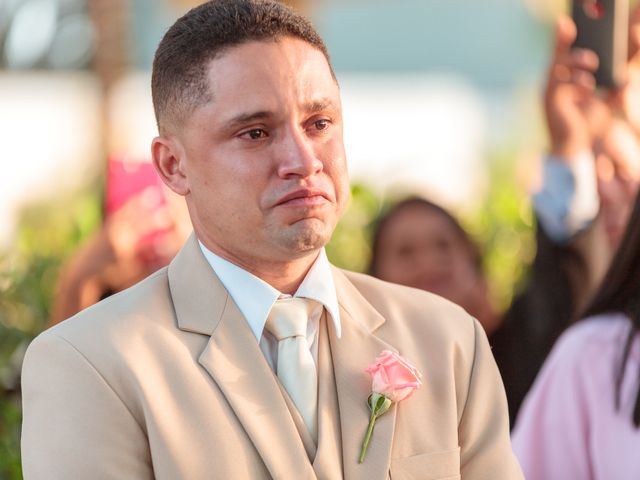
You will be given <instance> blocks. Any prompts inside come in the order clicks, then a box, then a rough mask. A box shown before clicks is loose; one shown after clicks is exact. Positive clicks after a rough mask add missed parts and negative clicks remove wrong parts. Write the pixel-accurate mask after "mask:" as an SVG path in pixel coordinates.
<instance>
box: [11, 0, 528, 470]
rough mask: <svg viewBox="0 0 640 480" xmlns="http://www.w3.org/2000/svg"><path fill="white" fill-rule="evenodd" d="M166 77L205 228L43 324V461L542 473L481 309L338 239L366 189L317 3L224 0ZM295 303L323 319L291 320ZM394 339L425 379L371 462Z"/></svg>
mask: <svg viewBox="0 0 640 480" xmlns="http://www.w3.org/2000/svg"><path fill="white" fill-rule="evenodd" d="M152 89H153V98H154V105H155V110H156V117H157V121H158V126H159V130H160V136H159V137H157V138H156V139H155V140H154V141H153V144H152V153H153V159H154V163H155V165H156V168H157V170H158V172H159V173H160V175H161V176H162V178H163V180H164V181H165V182H166V184H167V185H168V186H169V187H170V188H171V189H172V190H174V191H175V192H177V193H179V194H181V195H183V196H184V197H185V199H186V202H187V206H188V209H189V213H190V217H191V220H192V223H193V226H194V231H195V234H194V236H192V237H191V238H190V239H189V240H188V241H187V243H186V245H185V246H184V247H183V249H182V250H181V251H180V253H179V254H178V255H177V257H176V258H175V260H174V261H173V262H172V263H171V264H170V266H169V267H168V268H166V269H163V270H160V271H159V272H157V273H156V274H154V275H152V276H151V277H149V278H148V279H146V280H144V281H143V282H141V283H139V284H138V285H136V286H134V287H132V288H131V289H129V290H126V291H125V292H123V293H120V294H117V295H115V296H113V297H111V298H109V299H107V300H105V301H103V302H101V303H99V304H97V305H96V306H94V307H91V308H90V309H88V310H85V311H84V312H82V313H80V314H79V315H77V316H76V317H74V318H72V319H71V320H68V321H66V322H63V323H62V324H60V325H58V326H56V327H54V328H53V329H51V330H49V331H47V332H46V333H44V334H42V335H41V336H40V337H38V338H37V339H36V340H35V341H34V342H33V344H32V345H31V347H30V349H29V352H28V353H27V355H26V359H25V364H24V371H23V395H24V426H23V443H22V447H23V450H22V451H23V464H24V474H25V478H26V479H27V480H28V479H33V478H36V479H37V478H47V479H69V478H118V479H120V478H153V477H155V478H159V479H172V480H173V479H178V478H185V479H186V478H188V479H199V478H224V479H226V478H242V479H245V478H247V479H249V478H251V479H254V478H255V479H258V478H277V479H306V478H323V479H336V478H347V479H384V478H388V477H389V476H390V475H391V476H392V477H393V478H418V477H419V478H433V479H436V478H457V476H458V475H462V477H463V478H466V479H517V478H522V477H521V473H520V469H519V466H518V465H517V462H516V461H515V459H514V457H513V454H512V452H511V447H510V443H509V438H508V422H507V412H506V403H505V396H504V390H503V388H502V385H501V383H500V379H499V374H498V371H497V368H496V366H495V364H494V362H493V360H492V357H491V353H490V351H489V348H488V344H487V341H486V338H485V336H484V334H483V333H482V330H481V328H480V327H479V326H478V324H477V322H475V321H474V320H473V319H471V318H470V317H469V316H468V315H467V314H465V313H464V312H463V311H462V310H461V309H459V308H457V307H454V306H453V305H451V304H449V303H448V302H446V301H444V300H441V299H440V298H438V297H435V296H432V295H430V294H427V293H425V292H420V291H417V290H412V289H407V288H404V287H399V286H394V285H391V284H386V283H383V282H380V281H377V280H374V279H372V278H369V277H367V276H363V275H358V274H353V273H349V272H343V271H340V270H338V269H336V268H334V267H331V266H330V265H329V263H328V261H327V259H326V256H325V254H324V250H323V246H324V245H325V244H326V242H327V241H328V240H329V238H330V236H331V233H332V231H333V229H334V227H335V224H336V222H337V221H338V218H339V217H340V214H341V213H342V211H343V210H344V207H345V204H346V202H347V200H348V196H349V189H348V183H347V172H346V163H345V153H344V146H343V139H342V113H341V105H340V92H339V88H338V85H337V82H336V79H335V76H334V74H333V71H332V69H331V66H330V64H329V60H328V55H327V52H326V48H325V46H324V44H323V43H322V40H321V39H320V38H319V36H318V35H317V33H316V32H315V31H314V30H313V28H312V27H311V25H310V24H309V23H308V22H307V21H306V20H304V19H303V18H301V17H300V16H298V15H296V14H295V13H293V12H292V11H290V10H289V9H288V8H286V7H284V6H282V5H280V4H278V3H276V2H272V1H259V0H220V1H214V2H210V3H207V4H205V5H202V6H200V7H198V8H196V9H194V10H192V11H191V12H189V13H188V14H186V15H185V16H184V17H183V18H181V19H180V20H178V21H177V22H176V24H175V25H173V27H171V28H170V29H169V31H168V32H167V34H166V35H165V37H164V39H163V40H162V42H161V43H160V46H159V48H158V51H157V53H156V58H155V61H154V68H153V79H152ZM283 305H284V306H285V307H284V308H283ZM287 305H289V307H291V306H292V305H297V306H298V307H296V308H297V311H298V312H300V311H302V312H303V313H304V322H305V323H306V325H304V324H303V328H302V333H300V326H299V325H297V326H296V327H295V329H297V330H296V332H294V333H293V334H291V335H290V336H289V337H287V338H285V337H286V335H281V333H279V329H280V326H281V319H282V318H284V317H286V316H287V315H288V314H287V315H283V314H282V311H283V310H286V309H287V308H288V307H287ZM294 310H295V309H294ZM290 312H291V309H289V313H290ZM291 324H293V322H291ZM287 325H289V324H287ZM291 330H294V327H291ZM289 341H292V342H294V343H295V346H296V348H298V347H300V346H301V345H302V346H304V348H298V349H297V350H295V352H297V353H296V354H297V355H298V356H297V357H294V356H291V355H290V352H291V349H290V348H289V347H292V343H290V342H289ZM287 342H289V343H287ZM383 350H391V351H396V352H400V354H402V355H403V356H404V357H406V358H407V359H409V360H410V361H412V362H413V363H415V365H416V367H417V368H418V369H419V370H420V371H421V372H422V375H423V383H424V385H423V387H422V388H420V389H419V390H418V391H417V392H416V393H415V394H414V395H413V396H412V397H411V398H409V399H406V400H404V401H403V402H402V403H400V404H398V405H394V406H392V407H391V409H390V410H389V412H387V413H386V414H385V415H383V416H382V417H380V418H379V420H378V421H377V423H376V427H375V430H374V432H373V436H372V439H371V443H370V444H369V448H368V453H367V456H366V458H365V459H364V461H363V463H358V456H359V453H360V446H361V442H362V439H363V437H364V434H365V431H366V429H367V423H368V421H369V411H368V408H367V405H366V399H367V397H368V395H369V394H370V393H371V380H370V378H369V376H368V375H367V374H366V373H365V368H367V366H368V365H369V364H371V363H372V362H373V360H374V358H375V357H376V356H377V355H378V354H379V353H380V352H381V351H383ZM301 371H304V372H306V373H305V374H304V375H300V374H297V373H300V372H301ZM296 372H297V373H296ZM296 375H297V376H296ZM291 378H295V379H297V382H298V384H297V385H296V382H295V381H293V382H292V381H291ZM316 378H317V379H316ZM310 393H311V394H310Z"/></svg>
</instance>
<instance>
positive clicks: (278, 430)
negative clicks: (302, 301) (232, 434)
mask: <svg viewBox="0 0 640 480" xmlns="http://www.w3.org/2000/svg"><path fill="white" fill-rule="evenodd" d="M169 285H170V289H171V296H172V299H173V302H174V306H175V309H176V317H177V321H178V327H179V328H180V329H181V330H186V331H191V332H195V333H200V334H204V335H210V336H211V338H210V340H209V342H208V343H207V346H206V347H205V349H204V350H203V352H202V353H201V355H200V357H199V362H200V364H201V365H202V367H203V368H204V369H205V370H206V371H207V372H208V373H209V375H211V377H212V378H213V380H214V381H215V382H216V384H217V385H218V387H219V388H220V390H221V391H222V393H223V394H224V395H225V397H226V399H227V401H228V402H229V405H230V406H231V408H232V409H233V410H234V412H235V414H236V415H237V417H238V420H239V421H240V423H241V424H242V426H243V427H244V429H245V431H246V432H247V434H248V436H249V438H251V441H252V442H253V444H254V446H255V448H256V450H257V451H258V453H259V454H260V456H261V457H262V460H263V461H264V463H265V465H266V467H267V469H268V470H269V472H270V474H271V476H272V477H274V478H301V479H306V478H315V475H314V472H313V469H312V467H311V464H310V462H309V460H308V458H307V455H306V452H305V449H304V446H303V444H302V442H301V440H300V436H299V435H298V432H297V430H296V427H295V424H294V422H293V420H292V418H291V415H290V414H289V410H288V409H287V406H286V403H285V401H284V399H283V397H282V394H281V392H280V389H279V387H278V384H277V379H276V377H275V376H274V375H273V372H272V371H271V369H270V368H269V366H268V364H267V362H266V360H265V358H264V355H263V354H262V351H261V350H260V347H259V346H258V343H257V342H256V339H255V337H254V336H253V333H252V332H251V329H250V328H249V325H248V324H247V322H246V320H245V319H244V317H243V316H242V314H241V312H240V310H239V309H238V307H237V306H236V305H235V303H234V302H233V300H232V299H231V298H230V297H229V295H228V294H227V292H226V290H225V288H224V286H223V285H222V283H221V282H220V280H219V279H218V278H217V277H216V276H215V274H214V273H213V270H212V269H211V267H210V266H209V264H208V263H207V261H206V259H205V258H204V256H203V255H202V252H201V250H200V248H199V245H198V243H197V240H196V238H195V236H193V235H192V237H191V238H190V239H189V240H188V242H187V244H186V245H185V247H184V248H183V249H182V250H181V251H180V253H179V254H178V256H177V257H176V258H175V260H174V261H173V262H172V263H171V265H170V266H169ZM212 414H213V415H215V412H212Z"/></svg>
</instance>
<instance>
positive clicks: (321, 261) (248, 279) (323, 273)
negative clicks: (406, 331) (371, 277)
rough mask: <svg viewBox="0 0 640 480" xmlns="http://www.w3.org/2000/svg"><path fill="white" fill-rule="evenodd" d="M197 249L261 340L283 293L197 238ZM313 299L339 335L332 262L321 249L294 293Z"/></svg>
mask: <svg viewBox="0 0 640 480" xmlns="http://www.w3.org/2000/svg"><path fill="white" fill-rule="evenodd" d="M198 244H199V245H200V249H201V250H202V253H203V254H204V257H205V258H206V259H207V262H208V263H209V265H210V266H211V268H212V269H213V270H214V272H215V273H216V275H217V276H218V278H219V279H220V281H221V282H222V284H223V285H224V287H225V288H226V289H227V292H229V295H230V296H231V298H232V299H233V301H234V302H235V303H236V305H237V306H238V308H239V309H240V312H241V313H242V315H243V316H244V318H246V319H247V322H248V323H249V327H250V328H251V331H252V332H253V334H254V336H255V337H256V340H258V341H260V338H261V337H262V331H263V330H264V325H265V323H266V322H267V317H268V316H269V312H270V311H271V307H272V306H273V304H274V303H275V302H276V300H277V299H278V298H279V297H280V296H281V295H283V294H282V293H281V292H280V291H278V290H277V289H275V288H273V287H272V286H271V285H269V284H268V283H267V282H265V281H264V280H261V279H260V278H258V277H256V276H255V275H253V274H252V273H249V272H248V271H246V270H244V269H243V268H241V267H239V266H237V265H235V264H233V263H231V262H229V261H228V260H225V259H224V258H222V257H220V256H218V255H216V254H215V253H213V252H212V251H211V250H209V249H208V248H207V247H205V246H204V245H203V244H202V242H200V241H199V240H198ZM293 296H294V297H303V298H309V299H311V300H315V301H317V302H318V303H320V304H322V305H323V306H324V307H325V308H326V309H327V312H329V315H330V316H331V319H332V321H333V325H334V328H335V332H336V336H337V337H338V338H340V335H341V324H340V309H339V307H338V297H337V295H336V288H335V285H334V283H333V274H332V273H331V264H330V263H329V259H328V258H327V254H326V252H325V251H324V248H323V249H322V250H321V251H320V254H319V255H318V258H317V259H316V261H315V262H314V263H313V265H312V266H311V268H310V269H309V272H308V273H307V275H306V277H305V278H304V280H303V281H302V283H301V284H300V287H298V290H297V291H296V293H295V294H294V295H293Z"/></svg>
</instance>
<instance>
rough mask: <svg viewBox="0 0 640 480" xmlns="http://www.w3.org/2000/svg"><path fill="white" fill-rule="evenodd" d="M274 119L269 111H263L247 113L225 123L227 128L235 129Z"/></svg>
mask: <svg viewBox="0 0 640 480" xmlns="http://www.w3.org/2000/svg"><path fill="white" fill-rule="evenodd" d="M270 117H273V113H272V112H269V111H267V110H261V111H259V112H247V113H241V114H239V115H236V116H235V117H232V118H230V119H229V120H227V121H226V122H225V127H226V128H234V127H238V126H241V125H244V124H245V123H251V122H255V121H256V120H264V119H266V118H270Z"/></svg>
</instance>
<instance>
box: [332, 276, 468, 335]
mask: <svg viewBox="0 0 640 480" xmlns="http://www.w3.org/2000/svg"><path fill="white" fill-rule="evenodd" d="M342 272H343V273H344V275H345V276H346V277H347V279H348V280H349V281H350V282H351V283H352V284H353V285H354V286H355V288H356V289H357V290H358V291H359V293H360V294H361V295H362V296H363V297H364V298H365V300H366V301H367V302H369V303H370V304H371V306H372V307H373V308H374V309H375V310H377V311H378V312H379V313H380V314H381V315H382V316H383V317H384V318H385V319H386V320H387V321H386V322H385V325H384V327H383V328H384V329H401V330H403V333H407V334H411V335H412V336H418V337H422V336H424V337H425V338H427V337H428V338H430V339H431V340H433V339H435V338H439V339H441V340H443V341H445V343H448V342H449V341H452V340H455V341H462V342H464V343H468V344H473V342H474V336H475V334H476V329H477V326H476V325H474V324H475V323H477V321H476V320H475V319H474V318H473V317H471V316H470V315H469V314H468V313H467V312H466V311H465V310H464V309H463V308H462V307H460V306H458V305H456V304H454V303H453V302H450V301H449V300H447V299H445V298H443V297H440V296H439V295H435V294H433V293H430V292H427V291H424V290H420V289H417V288H411V287H405V286H403V285H398V284H395V283H389V282H385V281H383V280H380V279H377V278H374V277H372V276H370V275H365V274H362V273H356V272H350V271H347V270H342Z"/></svg>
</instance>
